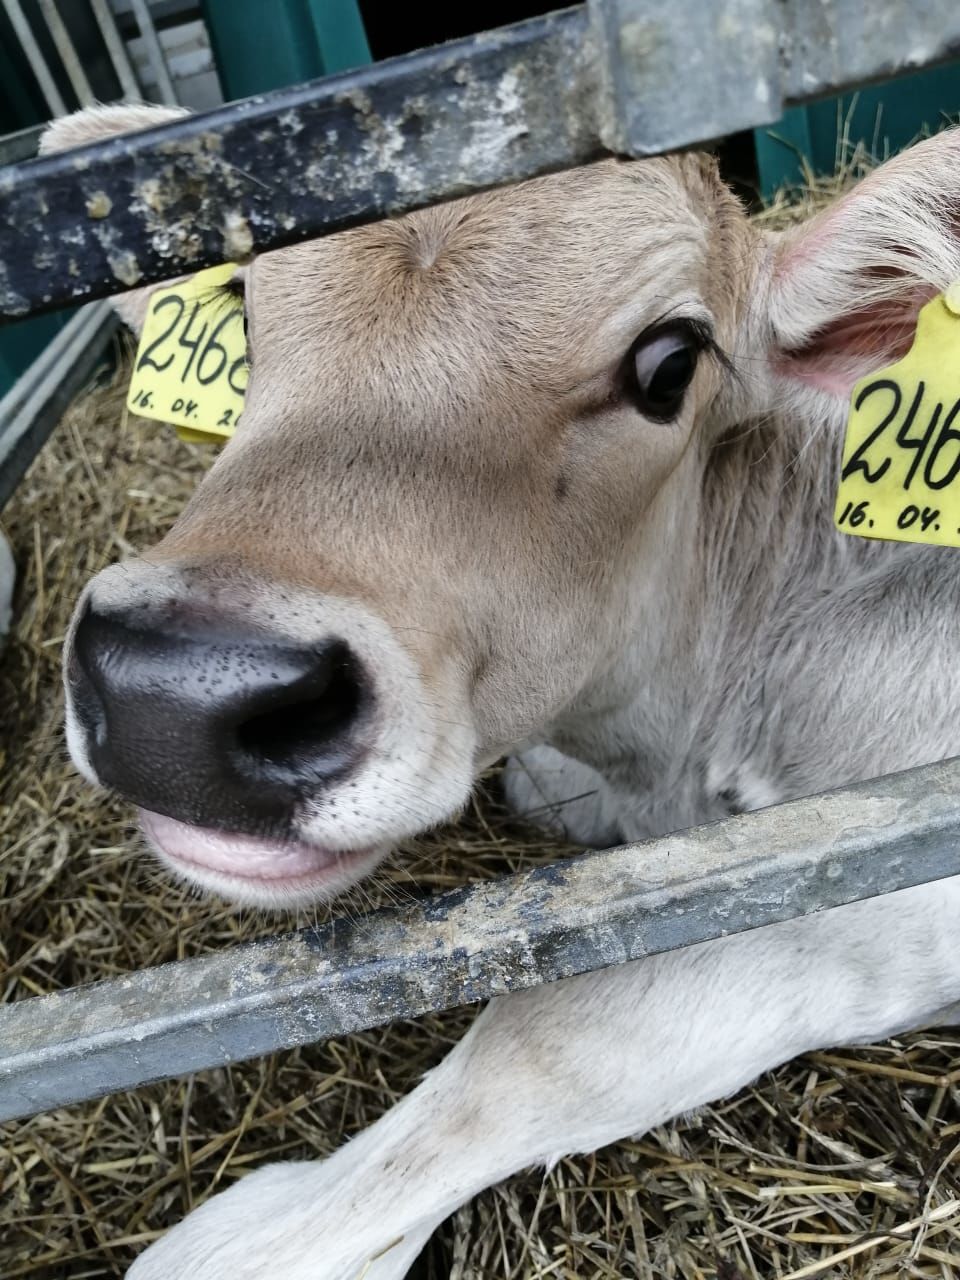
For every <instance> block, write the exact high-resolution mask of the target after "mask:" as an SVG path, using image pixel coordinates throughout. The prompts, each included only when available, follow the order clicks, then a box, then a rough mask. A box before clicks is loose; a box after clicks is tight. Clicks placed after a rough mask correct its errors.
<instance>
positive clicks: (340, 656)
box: [67, 604, 373, 838]
mask: <svg viewBox="0 0 960 1280" xmlns="http://www.w3.org/2000/svg"><path fill="white" fill-rule="evenodd" d="M137 621H140V624H141V625H140V626H138V625H137ZM67 681H68V684H69V687H70V692H71V696H72V702H73V707H74V711H75V714H76V717H77V721H78V724H79V727H80V729H81V731H82V733H83V735H84V738H85V740H86V750H87V754H88V758H89V761H90V764H91V766H92V768H93V770H94V771H95V773H96V775H97V777H98V779H99V781H100V782H101V783H102V784H103V785H104V786H106V787H109V788H110V789H112V790H114V791H116V792H118V793H119V794H120V795H122V796H124V797H125V798H126V799H128V800H131V801H133V802H134V803H135V804H137V805H140V806H141V807H142V808H144V809H147V810H150V811H152V812H154V813H160V814H165V815H166V816H167V817H171V818H176V819H178V820H180V821H181V822H187V823H191V824H194V825H197V826H201V827H207V828H213V829H215V830H220V831H229V832H236V833H244V834H249V835H258V836H271V837H280V838H284V837H287V836H289V834H290V832H291V829H292V823H293V821H294V819H295V816H296V813H297V809H298V805H299V803H300V802H301V800H302V799H303V797H304V796H308V795H309V796H316V795H317V794H318V793H322V791H323V788H324V786H327V785H332V784H333V783H335V782H339V781H342V779H343V778H344V777H345V776H347V775H349V773H350V772H352V771H353V770H354V769H355V768H356V767H357V766H358V764H359V762H360V760H361V759H362V757H363V755H364V741H363V739H364V734H363V726H364V724H365V723H366V722H367V720H368V718H369V712H370V709H371V706H372V702H373V693H372V687H371V683H370V681H369V680H368V678H367V675H366V672H365V670H364V668H363V666H362V664H361V662H360V661H359V659H358V658H357V657H356V655H355V654H354V653H353V651H352V650H351V648H350V646H349V645H348V644H347V643H346V642H345V641H344V640H342V639H340V638H337V637H336V636H331V637H328V638H326V639H324V640H323V641H322V642H320V643H318V644H315V645H309V646H308V645H298V644H296V643H293V642H291V641H289V640H286V639H277V638H275V637H271V636H270V635H269V634H265V633H263V632H260V631H255V630H251V631H250V632H249V633H246V634H245V633H244V630H243V628H242V627H238V626H237V624H236V623H235V622H232V623H231V622H228V621H223V622H220V621H218V620H213V621H211V620H210V618H204V619H200V618H197V619H196V620H193V621H191V620H189V619H185V618H184V617H182V616H181V617H179V618H177V620H176V622H175V624H171V625H170V626H169V627H168V628H164V627H162V626H161V627H158V626H156V625H154V626H151V627H149V628H143V626H142V619H136V617H133V618H131V617H127V616H124V614H123V613H122V612H119V613H118V612H111V613H103V614H101V613H98V612H96V610H95V609H94V608H93V607H91V606H90V605H89V604H88V605H87V607H86V608H85V609H84V611H83V613H82V615H81V617H80V618H79V620H78V622H77V626H76V630H75V634H74V639H73V645H72V648H71V650H70V655H69V660H68V664H67Z"/></svg>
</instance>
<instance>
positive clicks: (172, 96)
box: [130, 0, 177, 106]
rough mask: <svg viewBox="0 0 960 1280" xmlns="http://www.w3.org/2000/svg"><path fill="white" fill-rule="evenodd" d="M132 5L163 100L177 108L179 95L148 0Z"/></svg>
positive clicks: (135, 1)
mask: <svg viewBox="0 0 960 1280" xmlns="http://www.w3.org/2000/svg"><path fill="white" fill-rule="evenodd" d="M130 3H131V7H132V9H133V15H134V17H135V18H136V20H137V26H138V27H139V28H140V36H141V38H142V40H143V43H144V47H145V48H146V51H147V57H148V58H149V59H150V67H151V70H152V71H153V74H154V76H155V77H156V81H157V87H158V88H159V90H160V97H161V100H162V101H163V102H165V103H167V104H168V106H175V105H176V102H177V93H176V90H175V89H174V87H173V80H172V79H171V78H170V68H169V67H168V66H167V58H166V54H165V53H164V52H163V45H162V44H161V43H160V38H159V36H158V35H157V29H156V27H155V26H154V25H153V18H151V16H150V10H149V8H148V7H147V0H130Z"/></svg>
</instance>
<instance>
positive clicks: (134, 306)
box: [40, 103, 189, 333]
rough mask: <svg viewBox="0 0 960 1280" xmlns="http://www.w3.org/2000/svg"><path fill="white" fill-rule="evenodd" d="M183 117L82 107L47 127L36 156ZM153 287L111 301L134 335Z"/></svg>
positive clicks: (174, 112) (174, 111)
mask: <svg viewBox="0 0 960 1280" xmlns="http://www.w3.org/2000/svg"><path fill="white" fill-rule="evenodd" d="M185 115H189V112H188V111H186V110H185V109H184V108H183V107H150V106H142V105H128V104H126V103H122V104H119V105H117V106H112V107H86V108H85V109H84V110H83V111H77V112H75V113H74V114H73V115H71V116H61V117H60V119H59V120H54V121H53V123H52V124H51V125H49V126H48V127H47V129H46V130H45V131H44V133H43V135H42V137H41V138H40V154H41V155H42V156H48V155H52V154H53V153H54V152H55V151H68V150H70V149H72V148H73V147H83V146H86V145H88V144H89V143H91V142H102V141H103V140H104V139H105V138H112V137H114V136H116V135H117V134H120V133H137V132H139V131H140V130H141V129H152V128H154V127H155V126H156V125H158V124H165V123H166V121H168V120H176V119H178V118H179V117H180V116H185ZM172 283H173V281H172V280H167V281H164V285H169V284H172ZM157 287H158V286H156V285H153V286H151V287H150V288H148V289H132V290H130V292H129V293H120V294H117V296H116V297H114V298H111V302H112V303H113V306H114V308H115V309H116V311H117V314H118V315H119V316H120V318H121V320H123V321H124V322H125V323H126V324H128V325H129V326H130V328H131V329H133V330H134V331H135V332H137V333H139V332H140V330H141V329H142V327H143V322H144V319H145V318H146V314H147V302H148V300H149V298H150V294H151V293H152V292H153V290H154V288H157Z"/></svg>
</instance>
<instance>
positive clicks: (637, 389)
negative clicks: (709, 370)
mask: <svg viewBox="0 0 960 1280" xmlns="http://www.w3.org/2000/svg"><path fill="white" fill-rule="evenodd" d="M703 346H704V341H703V336H702V334H700V333H698V332H697V330H696V329H695V328H693V327H692V326H690V325H688V324H684V323H682V322H681V323H677V324H671V325H667V326H663V327H660V328H658V329H655V330H652V331H649V332H647V333H644V334H641V336H640V337H639V338H638V339H637V340H636V342H635V343H634V344H633V346H632V348H631V349H630V354H629V357H628V360H627V369H626V375H627V385H628V387H629V389H630V391H631V393H632V396H633V399H634V401H635V402H636V405H637V408H638V409H639V410H640V412H641V413H642V414H643V415H644V417H646V418H652V419H653V420H654V421H655V422H670V421H672V419H674V418H675V417H676V416H677V414H678V413H679V412H680V408H681V406H682V404H683V397H684V395H685V394H686V391H687V388H688V387H689V386H690V383H691V382H692V381H693V375H694V373H695V372H696V368H697V359H698V357H699V355H700V352H701V351H702V350H703Z"/></svg>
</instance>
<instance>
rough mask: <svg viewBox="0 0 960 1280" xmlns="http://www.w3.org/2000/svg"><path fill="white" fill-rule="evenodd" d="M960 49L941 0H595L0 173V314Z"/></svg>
mask: <svg viewBox="0 0 960 1280" xmlns="http://www.w3.org/2000/svg"><path fill="white" fill-rule="evenodd" d="M950 57H960V5H958V4H957V3H956V0H918V2H917V3H912V4H906V3H904V2H903V0H872V3H870V4H869V5H864V4H859V3H850V2H849V0H671V3H669V4H656V5H655V4H652V3H651V2H650V0H589V3H588V4H587V5H586V6H579V7H576V8H572V9H566V10H563V11H561V12H559V13H555V14H551V15H549V16H547V17H543V18H536V19H533V20H532V21H529V22H525V23H521V24H519V25H517V26H514V27H508V28H504V29H502V30H500V31H492V32H487V33H485V34H483V35H479V36H475V37H472V38H470V39H467V40H462V41H458V42H455V43H451V44H449V45H441V46H439V47H437V48H435V49H430V50H426V51H424V52H421V53H415V54H410V55H408V56H405V57H402V58H396V59H393V60H391V61H389V62H385V63H380V64H378V65H376V66H373V67H370V68H366V69H364V70H362V71H358V72H351V73H348V74H346V75H340V76H333V77H330V78H328V79H324V80H321V81H317V82H316V83H314V84H310V85H306V86H302V87H299V88H296V89H288V90H284V91H282V92H278V93H274V94H270V95H267V96H264V97H257V98H250V99H248V100H246V101H244V102H238V103H233V104H231V105H229V106H226V107H222V108H219V109H218V110H216V111H212V112H210V113H207V114H205V115H200V116H195V117H192V118H190V119H188V120H185V121H180V122H176V123H172V124H169V125H166V126H164V127H162V128H159V129H154V130H150V131H147V132H145V133H141V134H138V135H134V136H132V137H130V136H128V137H123V138H116V139H112V140H109V141H106V142H102V143H99V144H97V145H96V146H92V147H87V148H83V149H82V150H78V151H75V152H70V153H65V154H62V155H59V156H53V157H49V158H42V159H39V160H35V161H31V162H28V163H26V164H22V165H16V166H11V167H8V168H7V169H5V170H3V171H0V320H3V319H7V320H9V319H14V318H16V317H17V316H22V315H26V314H28V313H32V312H36V311H41V310H48V309H51V308H55V307H59V306H64V305H68V304H70V303H75V302H78V301H81V300H85V299H91V298H99V297H104V296H106V295H108V294H110V293H116V292H120V291H122V290H124V289H127V288H132V287H135V286H137V285H144V284H148V283H150V282H152V281H156V280H162V279H165V278H168V277H170V276H175V275H179V274H183V273H188V272H192V271H195V270H196V269H197V268H199V267H201V266H205V265H209V264H212V263H217V262H222V261H224V260H225V259H235V258H244V257H246V256H248V255H249V254H251V253H252V252H254V251H260V250H263V249H267V248H273V247H276V246H279V245H284V244H290V243H292V242H294V241H297V240H303V239H309V238H310V237H312V236H318V235H323V234H325V233H328V232H331V231H336V230H340V229H342V228H345V227H349V226H352V225H355V224H357V223H361V222H366V221H371V220H373V219H376V218H381V217H383V216H385V215H387V214H395V213H400V212H402V211H405V210H409V209H415V208H418V207H420V206H423V205H427V204H432V203H435V202H436V201H438V200H445V199H449V198H451V197H454V196H459V195H464V194H466V193H468V192H471V191H476V190H479V189H482V188H487V187H492V186H496V185H498V184H501V183H506V182H513V181H517V180H518V179H521V178H527V177H531V176H533V175H534V174H538V173H544V172H547V171H549V170H553V169H561V168H569V167H571V166H573V165H577V164H582V163H584V162H586V161H589V160H591V159H594V158H596V157H597V156H599V155H600V154H602V153H603V152H605V151H610V150H612V151H617V152H621V153H625V154H628V155H647V154H652V153H656V152H661V151H667V150H671V149H675V148H677V147H683V146H689V145H692V144H695V143H703V142H708V141H710V140H713V139H716V138H719V137H722V136H725V135H727V134H729V133H731V132H734V131H735V130H739V129H745V128H749V127H754V126H759V125H764V124H769V123H771V122H773V121H775V120H777V119H778V118H779V116H780V115H781V113H782V110H783V107H784V106H785V105H789V104H791V103H798V102H805V101H808V100H810V99H813V98H816V97H820V96H823V95H826V94H829V93H836V92H839V91H841V90H844V89H847V88H850V87H854V86H857V85H861V84H864V83H866V82H869V81H871V80H876V79H881V78H889V77H891V76H895V75H898V74H900V73H902V72H905V71H909V70H912V69H915V68H916V67H918V66H930V65H932V64H934V63H936V62H939V61H942V60H944V59H948V58H950Z"/></svg>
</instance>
